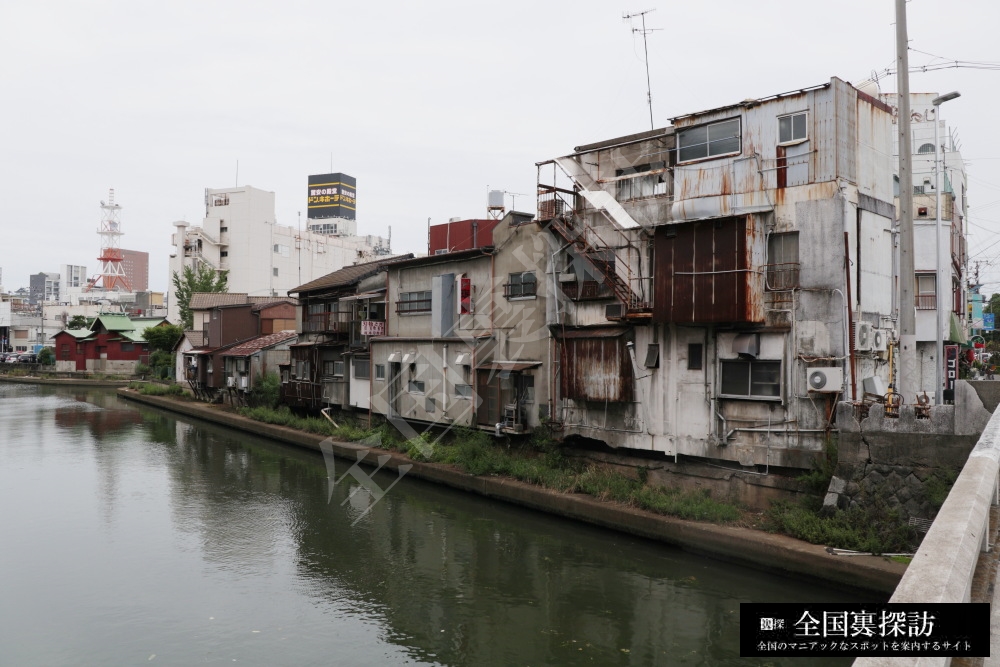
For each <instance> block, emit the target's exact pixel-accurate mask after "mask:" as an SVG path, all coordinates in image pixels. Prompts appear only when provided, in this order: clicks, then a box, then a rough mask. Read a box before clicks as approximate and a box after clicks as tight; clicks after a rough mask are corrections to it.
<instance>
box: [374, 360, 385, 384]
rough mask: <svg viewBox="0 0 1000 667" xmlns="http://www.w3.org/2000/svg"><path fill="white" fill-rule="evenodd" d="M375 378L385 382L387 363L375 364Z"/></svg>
mask: <svg viewBox="0 0 1000 667" xmlns="http://www.w3.org/2000/svg"><path fill="white" fill-rule="evenodd" d="M375 379H376V380H378V381H379V382H385V364H375Z"/></svg>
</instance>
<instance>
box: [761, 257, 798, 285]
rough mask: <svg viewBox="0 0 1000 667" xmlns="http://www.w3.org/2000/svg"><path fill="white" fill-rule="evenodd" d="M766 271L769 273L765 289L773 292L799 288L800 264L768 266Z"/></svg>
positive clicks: (790, 263)
mask: <svg viewBox="0 0 1000 667" xmlns="http://www.w3.org/2000/svg"><path fill="white" fill-rule="evenodd" d="M764 269H765V270H766V271H767V283H766V285H765V287H766V289H768V290H770V291H772V292H775V291H780V290H790V289H795V288H796V287H798V286H799V263H798V262H789V263H786V264H767V265H765V267H764Z"/></svg>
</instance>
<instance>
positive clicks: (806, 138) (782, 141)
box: [777, 110, 809, 146]
mask: <svg viewBox="0 0 1000 667" xmlns="http://www.w3.org/2000/svg"><path fill="white" fill-rule="evenodd" d="M798 116H801V117H802V118H803V119H804V120H803V127H802V131H803V132H804V134H803V136H801V137H797V136H795V118H796V117H798ZM786 118H788V119H790V123H791V127H790V128H789V129H790V130H791V138H789V139H782V138H781V121H782V120H784V119H786ZM777 122H778V145H779V146H794V145H795V144H801V143H802V142H804V141H809V111H808V110H803V111H793V112H792V113H786V114H781V115H780V116H778V118H777Z"/></svg>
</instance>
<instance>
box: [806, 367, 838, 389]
mask: <svg viewBox="0 0 1000 667" xmlns="http://www.w3.org/2000/svg"><path fill="white" fill-rule="evenodd" d="M806 379H807V380H808V382H809V391H840V390H841V388H842V387H843V385H844V371H843V369H841V368H837V367H833V366H831V367H827V368H808V369H806Z"/></svg>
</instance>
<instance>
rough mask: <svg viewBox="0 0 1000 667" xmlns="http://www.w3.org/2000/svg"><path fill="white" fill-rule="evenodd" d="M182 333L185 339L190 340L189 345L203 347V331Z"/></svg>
mask: <svg viewBox="0 0 1000 667" xmlns="http://www.w3.org/2000/svg"><path fill="white" fill-rule="evenodd" d="M184 335H185V336H187V339H188V340H189V341H191V347H204V346H205V338H206V336H205V332H204V331H193V330H192V331H185V332H184Z"/></svg>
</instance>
